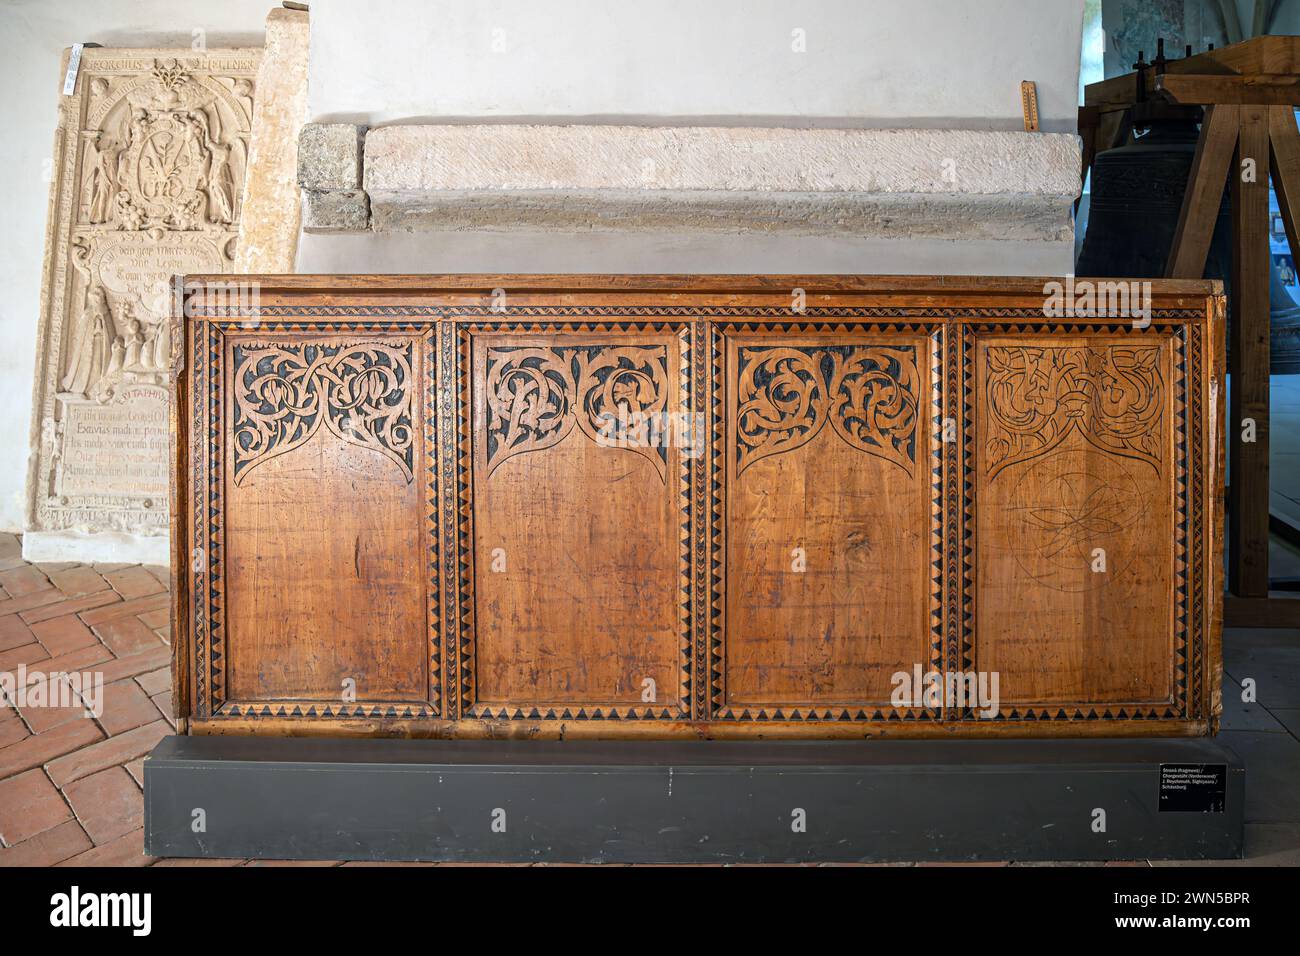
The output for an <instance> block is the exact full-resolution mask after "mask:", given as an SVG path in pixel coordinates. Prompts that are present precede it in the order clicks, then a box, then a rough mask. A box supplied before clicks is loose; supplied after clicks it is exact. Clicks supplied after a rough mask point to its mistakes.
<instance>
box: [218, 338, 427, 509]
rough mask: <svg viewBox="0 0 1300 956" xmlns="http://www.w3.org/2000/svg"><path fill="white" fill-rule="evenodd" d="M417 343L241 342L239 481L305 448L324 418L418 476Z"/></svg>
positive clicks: (352, 440) (333, 429)
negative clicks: (413, 369)
mask: <svg viewBox="0 0 1300 956" xmlns="http://www.w3.org/2000/svg"><path fill="white" fill-rule="evenodd" d="M411 348H412V347H411V345H410V344H403V345H390V344H384V343H379V342H359V343H331V344H315V343H307V344H302V345H239V346H236V347H235V378H234V387H235V430H234V431H235V441H234V446H235V454H234V464H235V483H236V484H239V483H240V482H242V481H243V479H244V478H245V477H246V476H247V475H248V473H249V472H250V471H251V470H252V469H253V468H254V467H256V466H257V465H259V464H260V463H262V462H264V461H267V460H269V459H271V458H274V457H275V456H277V455H282V454H284V453H285V452H287V451H290V450H292V449H294V448H297V447H298V446H299V445H301V444H303V443H304V442H306V441H307V440H308V439H309V438H311V437H312V435H314V434H315V433H316V430H317V429H318V428H319V427H320V425H321V423H322V422H324V423H325V427H326V428H327V429H329V431H330V433H331V434H332V435H334V436H335V437H336V438H339V439H340V440H342V441H345V442H348V443H349V444H352V445H359V446H360V447H362V448H369V449H372V450H373V451H377V452H379V453H380V454H381V455H383V456H384V457H386V458H389V459H391V460H392V461H393V462H395V463H396V464H397V465H398V467H400V468H401V469H402V473H403V474H404V475H405V476H406V480H407V481H408V482H409V481H411V480H412V478H413V476H414V473H415V471H414V469H415V463H414V454H415V451H414V433H413V430H412V423H411V401H412V396H411V390H412V388H413V387H414V381H413V377H412V374H411Z"/></svg>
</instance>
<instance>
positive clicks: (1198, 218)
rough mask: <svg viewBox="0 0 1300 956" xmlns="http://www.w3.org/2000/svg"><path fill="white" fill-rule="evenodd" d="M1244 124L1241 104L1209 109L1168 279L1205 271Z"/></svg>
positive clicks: (1195, 275)
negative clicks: (1238, 134) (1224, 190)
mask: <svg viewBox="0 0 1300 956" xmlns="http://www.w3.org/2000/svg"><path fill="white" fill-rule="evenodd" d="M1240 123H1241V107H1239V106H1231V105H1227V106H1207V107H1206V108H1205V121H1204V122H1203V123H1202V124H1201V136H1200V139H1198V140H1197V142H1196V156H1195V157H1194V158H1193V159H1192V171H1191V173H1190V174H1189V176H1188V177H1187V191H1186V192H1185V193H1184V194H1183V208H1182V210H1181V211H1180V212H1179V213H1178V226H1177V228H1176V229H1175V230H1174V242H1173V245H1172V246H1171V247H1170V249H1169V260H1168V263H1167V264H1166V266H1165V276H1166V277H1168V278H1171V279H1199V278H1201V276H1202V275H1204V274H1205V258H1206V256H1208V255H1209V252H1210V240H1211V239H1212V238H1213V237H1214V222H1215V220H1216V219H1217V218H1218V216H1219V205H1220V204H1221V203H1222V202H1223V187H1224V184H1225V183H1226V182H1227V178H1228V166H1229V165H1231V163H1232V151H1233V149H1234V148H1235V147H1236V145H1237V130H1238V127H1239V126H1240Z"/></svg>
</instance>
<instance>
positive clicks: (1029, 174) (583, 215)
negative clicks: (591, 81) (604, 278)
mask: <svg viewBox="0 0 1300 956" xmlns="http://www.w3.org/2000/svg"><path fill="white" fill-rule="evenodd" d="M1079 163H1080V149H1079V140H1078V137H1077V136H1074V135H1073V134H1065V133H1021V132H1005V131H992V130H927V129H917V130H910V129H899V130H888V129H879V130H860V129H859V130H849V129H770V128H726V127H634V126H522V125H467V126H464V125H463V126H391V127H384V128H380V129H374V130H371V131H369V133H367V135H366V140H365V161H364V182H365V186H366V192H367V193H368V194H369V196H370V203H371V227H372V228H373V229H375V230H376V231H389V230H409V229H421V228H427V229H452V230H455V229H466V230H470V229H473V230H518V229H528V228H539V229H566V230H570V229H578V230H593V229H594V230H663V231H674V230H703V231H719V230H721V231H728V232H735V231H746V232H748V231H760V232H777V231H780V232H794V233H806V234H825V233H827V232H832V233H838V234H849V235H855V236H861V237H878V238H904V239H907V238H950V239H1005V240H1042V241H1054V242H1059V241H1063V240H1067V239H1069V238H1070V237H1071V236H1072V230H1073V223H1072V207H1073V202H1074V199H1075V197H1076V196H1077V195H1078V193H1079Z"/></svg>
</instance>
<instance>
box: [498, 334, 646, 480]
mask: <svg viewBox="0 0 1300 956" xmlns="http://www.w3.org/2000/svg"><path fill="white" fill-rule="evenodd" d="M486 394H487V406H488V409H487V413H488V414H487V418H488V422H487V460H488V474H489V475H491V474H492V472H493V471H495V470H496V469H497V468H498V467H499V466H500V465H501V463H502V462H504V461H506V460H508V459H510V458H513V457H514V456H515V455H519V454H522V453H524V452H527V451H538V450H540V449H543V448H550V447H551V446H552V445H557V444H559V443H560V442H561V441H563V440H564V438H565V437H566V436H567V435H568V434H569V432H570V431H572V429H573V427H574V425H577V426H578V428H580V429H581V430H582V431H583V432H584V433H585V434H586V435H587V436H588V437H589V438H591V439H592V440H593V441H595V442H596V443H597V444H600V445H605V446H609V447H617V448H625V449H627V450H628V451H631V452H634V453H636V454H638V455H641V456H642V457H643V458H645V459H647V460H648V461H649V462H650V463H651V464H653V465H654V466H655V471H656V472H657V473H658V475H659V478H660V480H663V479H664V475H665V472H666V470H667V466H668V452H667V447H666V444H665V442H664V441H661V440H658V437H657V433H658V432H659V429H658V427H657V426H656V421H657V420H658V419H660V418H661V416H663V415H664V413H665V411H666V408H667V396H668V350H667V349H666V348H665V347H664V346H662V345H654V346H626V345H590V346H554V347H549V348H528V347H518V348H515V347H509V346H501V347H497V348H490V349H488V353H487V382H486Z"/></svg>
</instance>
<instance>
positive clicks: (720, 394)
mask: <svg viewBox="0 0 1300 956" xmlns="http://www.w3.org/2000/svg"><path fill="white" fill-rule="evenodd" d="M230 278H231V277H224V278H222V277H215V276H214V277H195V278H190V279H188V280H187V281H186V285H185V290H184V299H183V302H184V307H183V312H184V317H183V318H180V319H178V323H179V324H180V325H182V326H183V335H181V334H178V335H177V336H176V338H177V340H178V342H179V343H180V347H179V348H178V352H177V356H176V360H175V361H176V365H177V374H176V376H175V382H176V385H175V388H176V395H175V396H174V398H175V401H174V403H173V407H174V409H175V412H174V416H175V422H174V424H175V432H176V436H177V441H176V444H175V449H174V453H175V487H174V501H173V527H172V534H173V548H174V552H175V561H174V565H175V568H176V571H175V574H176V581H175V589H174V591H175V594H176V621H175V631H176V640H175V646H176V649H177V661H176V668H177V673H176V677H177V679H176V687H177V697H178V700H177V706H178V711H179V713H180V715H181V716H182V717H183V718H186V720H185V724H184V725H185V726H186V727H187V728H188V730H189V732H192V733H287V734H300V733H319V734H350V733H358V734H369V735H389V734H404V735H422V736H503V737H531V736H538V737H557V736H583V735H585V736H604V737H670V736H713V737H746V736H751V737H752V736H770V737H866V736H946V735H966V736H995V735H1021V736H1052V735H1134V734H1204V733H1209V732H1213V730H1214V729H1215V728H1216V727H1217V721H1218V713H1219V674H1220V640H1219V634H1220V617H1221V606H1222V602H1221V598H1220V593H1221V590H1222V582H1221V577H1220V575H1221V562H1220V560H1219V554H1220V544H1221V536H1222V523H1221V522H1222V518H1221V515H1222V505H1221V501H1222V449H1221V446H1222V415H1223V402H1222V387H1223V300H1222V296H1221V295H1218V294H1217V292H1218V290H1217V287H1212V286H1211V284H1209V283H1201V282H1161V283H1156V284H1155V288H1154V290H1152V289H1150V287H1149V286H1148V287H1147V288H1146V289H1145V290H1143V289H1140V288H1137V287H1135V288H1133V289H1132V290H1129V289H1128V288H1127V286H1125V287H1124V288H1119V287H1117V286H1115V285H1114V284H1112V285H1111V286H1109V287H1107V286H1102V285H1100V284H1099V285H1097V286H1096V287H1093V286H1091V285H1090V284H1089V283H1086V282H1083V281H1082V280H1079V281H1075V282H1072V283H1064V284H1061V283H1057V284H1053V283H1051V282H1050V280H1042V279H980V278H935V277H931V278H921V277H918V278H876V277H826V276H823V277H807V278H796V277H786V276H766V277H750V276H712V277H699V276H696V277H686V276H663V277H658V276H656V277H645V276H642V277H635V276H604V277H592V276H588V277H579V276H546V277H540V276H461V277H399V276H367V277H356V276H352V277H348V276H334V277H323V276H296V277H273V276H264V277H246V278H241V279H240V280H239V281H240V283H242V284H241V285H237V286H232V285H231V283H230ZM1130 291H1131V297H1130V295H1129V293H1130ZM1143 292H1145V293H1147V297H1146V298H1144V296H1143ZM1120 293H1122V295H1121V294H1120Z"/></svg>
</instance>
